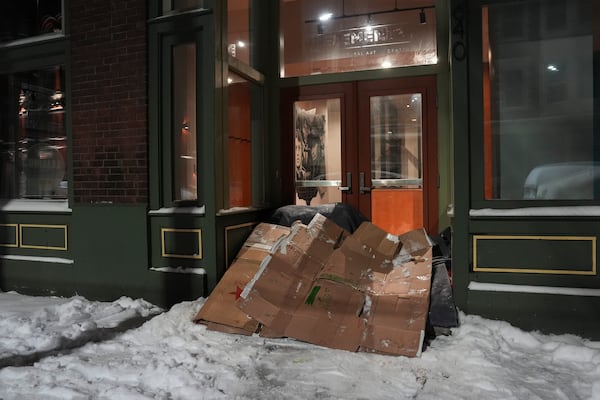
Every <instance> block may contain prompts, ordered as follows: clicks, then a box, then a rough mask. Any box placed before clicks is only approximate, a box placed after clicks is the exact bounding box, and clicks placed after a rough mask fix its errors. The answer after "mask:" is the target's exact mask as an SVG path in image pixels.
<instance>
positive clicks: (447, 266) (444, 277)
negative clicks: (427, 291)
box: [428, 227, 459, 335]
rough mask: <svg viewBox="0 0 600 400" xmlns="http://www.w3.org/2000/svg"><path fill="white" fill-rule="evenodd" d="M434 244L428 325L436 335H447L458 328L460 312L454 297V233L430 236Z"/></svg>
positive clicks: (443, 232) (449, 231)
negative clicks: (452, 277) (452, 252)
mask: <svg viewBox="0 0 600 400" xmlns="http://www.w3.org/2000/svg"><path fill="white" fill-rule="evenodd" d="M430 239H431V241H432V242H433V249H432V252H433V263H432V264H433V271H432V276H431V297H430V303H429V318H428V324H429V325H430V326H431V327H432V328H433V330H434V331H435V333H436V334H438V335H439V334H447V333H448V332H449V330H450V328H454V327H457V326H458V324H459V322H458V311H457V309H456V305H455V303H454V297H453V295H452V282H451V276H452V275H451V274H452V254H451V248H452V247H451V244H452V243H451V242H452V233H451V230H450V228H449V227H448V228H446V229H444V230H443V231H442V232H440V234H439V235H436V236H430Z"/></svg>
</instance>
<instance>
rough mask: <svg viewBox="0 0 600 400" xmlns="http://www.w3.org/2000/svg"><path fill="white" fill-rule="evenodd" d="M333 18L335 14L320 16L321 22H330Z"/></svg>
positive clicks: (327, 13)
mask: <svg viewBox="0 0 600 400" xmlns="http://www.w3.org/2000/svg"><path fill="white" fill-rule="evenodd" d="M332 16H333V14H332V13H330V12H326V13H323V14H321V15H319V21H329V20H330V19H331V17H332Z"/></svg>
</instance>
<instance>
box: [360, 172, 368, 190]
mask: <svg viewBox="0 0 600 400" xmlns="http://www.w3.org/2000/svg"><path fill="white" fill-rule="evenodd" d="M358 185H359V186H360V194H365V193H367V192H370V191H371V187H370V186H365V173H364V172H361V173H360V174H359V175H358Z"/></svg>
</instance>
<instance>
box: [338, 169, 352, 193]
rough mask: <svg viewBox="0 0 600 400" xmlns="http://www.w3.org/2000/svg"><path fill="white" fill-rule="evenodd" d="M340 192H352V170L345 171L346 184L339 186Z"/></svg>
mask: <svg viewBox="0 0 600 400" xmlns="http://www.w3.org/2000/svg"><path fill="white" fill-rule="evenodd" d="M338 189H340V192H348V194H350V193H352V172H346V186H339V187H338Z"/></svg>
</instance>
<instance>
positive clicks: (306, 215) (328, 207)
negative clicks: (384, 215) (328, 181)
mask: <svg viewBox="0 0 600 400" xmlns="http://www.w3.org/2000/svg"><path fill="white" fill-rule="evenodd" d="M317 213H319V214H322V215H324V216H325V217H327V218H329V219H330V220H332V221H333V222H335V223H336V224H337V225H339V226H340V227H341V228H344V229H345V230H347V231H348V232H350V233H353V232H354V231H355V230H356V229H357V228H358V227H359V225H360V224H362V223H363V222H364V221H366V220H367V219H366V218H365V217H364V216H363V215H362V214H361V213H360V212H359V211H358V210H356V209H355V208H354V207H352V206H350V205H348V204H344V203H330V204H322V205H318V206H296V205H289V206H283V207H279V208H278V209H277V210H275V211H274V212H273V214H271V216H270V217H269V220H268V221H267V222H269V223H272V224H277V225H282V226H292V224H293V223H294V222H295V221H300V222H301V223H303V224H305V225H308V223H309V222H310V221H311V220H312V219H313V217H314V216H315V215H316V214H317Z"/></svg>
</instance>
